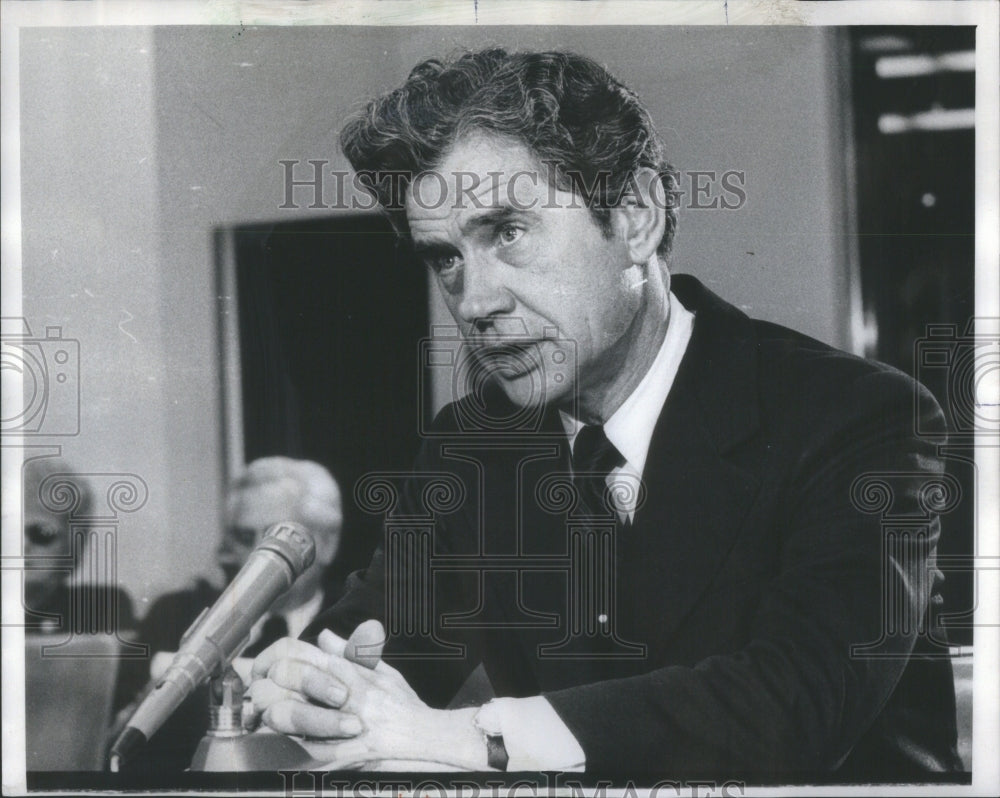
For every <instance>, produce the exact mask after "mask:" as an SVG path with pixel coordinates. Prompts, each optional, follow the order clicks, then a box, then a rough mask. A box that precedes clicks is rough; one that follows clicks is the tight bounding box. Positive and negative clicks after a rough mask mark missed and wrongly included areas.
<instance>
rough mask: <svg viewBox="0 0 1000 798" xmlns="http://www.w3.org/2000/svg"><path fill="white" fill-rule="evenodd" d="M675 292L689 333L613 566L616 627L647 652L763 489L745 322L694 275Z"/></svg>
mask: <svg viewBox="0 0 1000 798" xmlns="http://www.w3.org/2000/svg"><path fill="white" fill-rule="evenodd" d="M672 288H673V290H674V292H675V294H677V296H678V298H679V299H681V302H682V303H683V304H684V305H685V306H686V307H688V308H689V309H691V310H692V311H694V312H695V314H696V316H695V324H694V330H693V332H692V336H691V340H690V342H689V344H688V348H687V351H686V352H685V355H684V359H683V361H682V362H681V367H680V369H679V370H678V373H677V377H676V379H675V381H674V384H673V386H672V388H671V390H670V394H669V396H668V397H667V402H666V405H665V407H664V410H663V412H662V413H661V414H660V418H659V421H658V422H657V424H656V428H655V429H654V432H653V437H652V440H651V442H650V449H649V455H648V457H647V460H646V471H645V474H644V475H643V481H644V483H645V486H646V490H647V499H646V503H645V505H644V506H643V507H642V508H641V509H640V510H639V511H638V512H637V513H636V517H635V524H634V526H633V528H632V530H631V532H630V533H629V534H628V535H627V536H626V537H625V539H623V540H622V543H621V547H620V554H619V557H620V561H619V563H618V567H619V569H620V571H621V573H622V578H621V579H620V580H619V585H620V588H621V589H622V590H623V591H624V595H623V596H622V602H621V605H620V606H621V609H622V615H623V618H622V631H623V632H624V635H625V637H627V638H629V639H634V640H638V641H640V642H647V643H650V644H651V645H654V647H655V644H656V641H657V640H660V641H663V640H664V638H665V637H666V635H668V634H669V633H670V632H671V631H673V630H674V629H676V628H677V626H678V625H679V624H680V623H681V621H682V620H683V619H684V617H685V616H686V615H687V613H688V612H689V611H690V610H691V608H692V607H693V606H694V604H695V603H696V602H697V601H698V599H699V597H700V595H701V594H702V592H703V591H704V590H705V589H706V588H707V587H708V585H709V584H710V582H711V580H712V578H713V576H714V575H715V574H716V573H717V571H718V569H719V567H720V566H721V565H722V563H723V561H724V560H725V558H726V556H727V554H728V553H729V551H730V550H731V549H732V547H733V544H734V543H735V541H736V538H737V536H738V535H739V532H740V529H741V527H742V525H743V521H744V519H745V517H746V515H747V513H748V511H749V509H750V506H751V505H752V503H753V500H754V498H755V496H756V494H757V491H758V489H759V487H760V482H759V479H758V477H757V476H756V469H755V468H754V467H753V465H754V464H755V463H756V462H758V460H759V458H760V456H761V454H762V453H760V452H754V448H755V447H754V446H753V444H752V442H751V439H752V436H753V434H754V433H755V432H756V430H757V428H758V418H759V415H758V406H757V396H758V388H757V379H758V376H757V365H756V340H755V336H754V332H753V329H752V325H751V322H750V320H749V319H748V318H747V317H746V316H745V315H743V314H742V313H740V312H739V311H737V310H736V309H735V308H732V307H731V306H729V305H727V304H726V303H724V302H722V301H721V300H719V299H718V298H717V297H715V296H714V295H712V294H711V293H710V292H708V291H707V290H706V289H705V288H704V287H703V286H701V284H700V283H698V282H697V281H696V280H694V279H693V278H689V277H683V276H681V277H676V278H674V285H673V287H672ZM737 452H738V453H739V457H738V458H737V457H736V454H737ZM650 653H654V652H650Z"/></svg>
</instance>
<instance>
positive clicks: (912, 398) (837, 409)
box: [753, 321, 943, 431]
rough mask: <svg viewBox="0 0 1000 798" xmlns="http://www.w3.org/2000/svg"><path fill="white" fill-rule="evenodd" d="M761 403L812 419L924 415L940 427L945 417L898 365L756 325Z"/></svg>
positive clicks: (767, 325) (770, 326) (775, 326)
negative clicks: (873, 414) (874, 414)
mask: <svg viewBox="0 0 1000 798" xmlns="http://www.w3.org/2000/svg"><path fill="white" fill-rule="evenodd" d="M753 324H754V329H755V332H756V336H757V355H758V364H759V369H760V375H761V398H762V400H763V402H764V404H765V405H766V406H770V407H772V408H774V409H779V410H780V411H781V412H782V413H787V412H788V411H789V410H792V409H794V408H795V407H799V408H801V409H802V412H803V413H804V414H806V417H807V418H808V419H812V420H818V419H822V418H829V417H830V416H834V417H838V416H841V417H845V418H846V417H849V416H851V415H853V414H857V413H865V412H879V413H883V414H885V413H905V414H908V415H911V416H912V417H913V418H914V419H915V417H916V414H919V415H920V416H921V417H922V418H923V420H924V422H925V425H926V424H929V425H930V427H934V426H940V427H941V428H942V431H943V414H942V413H941V409H940V407H939V406H938V404H937V401H936V400H935V399H934V397H933V395H932V394H931V393H930V391H928V390H927V388H925V387H924V386H923V385H922V384H921V383H919V382H918V381H916V380H915V379H913V378H912V377H910V376H909V375H908V374H905V373H903V372H902V371H900V370H899V369H897V368H894V367H893V366H889V365H887V364H885V363H882V362H880V361H877V360H869V359H866V358H862V357H858V356H857V355H853V354H850V353H848V352H844V351H842V350H839V349H836V348H834V347H832V346H829V345H827V344H824V343H822V342H820V341H817V340H816V339H814V338H810V337H809V336H807V335H804V334H802V333H799V332H796V331H794V330H790V329H788V328H786V327H782V326H780V325H778V324H773V323H771V322H765V321H754V322H753Z"/></svg>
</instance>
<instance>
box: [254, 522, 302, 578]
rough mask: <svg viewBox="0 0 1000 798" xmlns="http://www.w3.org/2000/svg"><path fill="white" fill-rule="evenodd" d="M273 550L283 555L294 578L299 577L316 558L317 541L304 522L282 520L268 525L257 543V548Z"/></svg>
mask: <svg viewBox="0 0 1000 798" xmlns="http://www.w3.org/2000/svg"><path fill="white" fill-rule="evenodd" d="M264 549H266V550H267V551H273V552H274V553H275V554H279V555H281V556H282V557H283V558H284V559H285V560H287V561H288V564H289V565H290V566H291V568H292V574H293V576H292V578H293V579H298V578H299V577H300V576H302V573H303V572H304V571H305V570H306V569H307V568H308V567H309V566H310V565H312V564H313V560H315V559H316V543H315V541H313V536H312V535H311V534H310V533H309V530H307V529H306V528H305V527H304V526H302V524H296V523H295V522H294V521H282V522H280V523H277V524H274V525H273V526H270V527H268V529H267V531H266V532H265V533H264V537H263V538H262V539H261V541H260V543H258V544H257V550H258V551H259V550H264Z"/></svg>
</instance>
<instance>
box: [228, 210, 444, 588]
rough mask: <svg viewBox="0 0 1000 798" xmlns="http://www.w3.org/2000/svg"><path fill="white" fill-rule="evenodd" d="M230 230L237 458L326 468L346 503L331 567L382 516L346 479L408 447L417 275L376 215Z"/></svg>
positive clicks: (372, 531) (357, 560) (391, 461)
mask: <svg viewBox="0 0 1000 798" xmlns="http://www.w3.org/2000/svg"><path fill="white" fill-rule="evenodd" d="M233 240H234V249H235V255H236V273H237V275H236V278H237V286H238V295H239V296H238V301H239V313H240V347H241V357H242V379H243V421H244V437H245V441H244V447H245V454H246V459H247V461H248V462H249V461H250V460H253V459H255V458H257V457H263V456H266V455H275V454H282V455H287V456H290V457H299V458H307V459H310V460H315V461H317V462H319V463H322V464H323V465H325V466H326V467H327V468H329V469H330V471H331V472H332V473H333V474H334V476H335V477H336V478H337V480H338V482H339V483H340V486H341V491H342V493H343V495H344V504H345V507H344V510H345V519H344V539H343V543H342V547H341V551H340V554H339V555H338V559H337V566H338V567H337V570H338V571H340V572H345V571H348V570H353V569H354V568H358V567H361V566H363V565H365V564H366V563H367V559H368V557H369V556H370V553H371V550H372V548H373V546H374V545H375V542H376V541H377V540H380V539H381V526H380V521H379V519H377V518H375V517H373V516H369V515H366V514H363V513H360V512H359V511H358V510H357V508H356V507H355V505H354V502H353V487H354V483H355V482H356V481H357V479H358V478H359V477H360V476H361V475H363V474H365V473H367V472H369V471H375V470H380V469H394V470H398V469H405V468H408V467H409V465H410V463H411V461H412V459H413V456H414V455H415V454H416V449H417V443H418V441H417V413H418V408H419V404H420V403H419V395H420V390H421V384H420V375H419V368H418V356H417V355H418V343H419V341H420V339H421V338H423V337H425V336H426V331H427V281H426V275H425V273H424V271H423V270H421V269H419V268H417V267H415V266H414V265H412V264H411V263H410V262H409V261H407V260H406V258H405V256H404V255H402V254H401V251H398V250H397V247H396V238H395V236H394V234H393V233H392V231H391V229H390V227H389V225H388V223H387V222H386V221H385V220H384V219H383V218H382V217H381V216H376V215H361V216H338V217H332V218H324V219H310V220H306V221H294V222H283V223H275V224H266V225H248V226H242V227H239V228H237V229H236V230H235V231H234V235H233Z"/></svg>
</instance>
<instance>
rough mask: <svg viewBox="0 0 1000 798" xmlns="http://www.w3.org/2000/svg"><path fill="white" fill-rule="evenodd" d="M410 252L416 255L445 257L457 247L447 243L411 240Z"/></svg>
mask: <svg viewBox="0 0 1000 798" xmlns="http://www.w3.org/2000/svg"><path fill="white" fill-rule="evenodd" d="M410 250H411V251H412V252H413V254H414V255H424V256H426V255H444V254H450V253H452V252H454V251H455V247H454V246H453V245H452V244H449V243H448V242H446V241H437V240H434V239H425V240H423V241H418V240H415V239H413V238H412V237H411V238H410Z"/></svg>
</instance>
